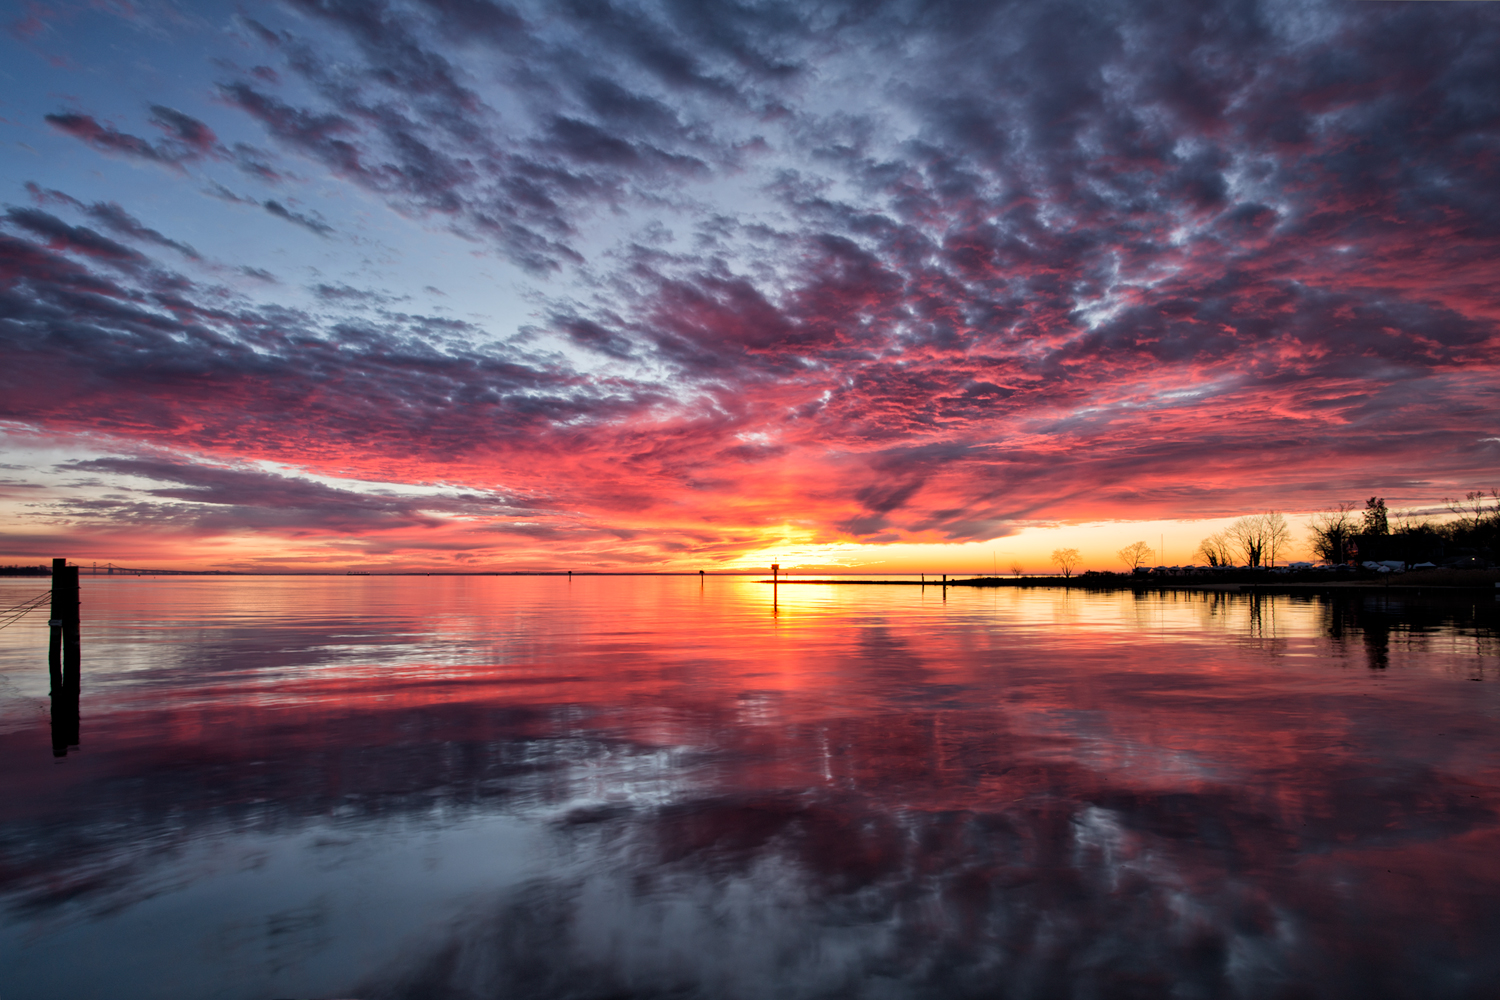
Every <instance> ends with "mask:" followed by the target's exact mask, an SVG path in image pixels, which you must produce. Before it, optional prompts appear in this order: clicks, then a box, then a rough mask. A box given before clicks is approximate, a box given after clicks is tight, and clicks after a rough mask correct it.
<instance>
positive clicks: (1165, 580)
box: [760, 569, 1500, 594]
mask: <svg viewBox="0 0 1500 1000" xmlns="http://www.w3.org/2000/svg"><path fill="white" fill-rule="evenodd" d="M760 582H761V583H773V582H774V583H778V584H786V585H789V586H798V585H804V584H830V585H846V586H871V587H923V586H926V587H1060V588H1067V589H1072V590H1134V591H1167V590H1198V591H1220V592H1228V593H1251V592H1253V593H1261V594H1271V593H1288V594H1305V593H1318V592H1322V591H1392V590H1401V591H1410V590H1444V591H1479V592H1486V591H1495V592H1496V593H1497V594H1500V570H1495V569H1432V570H1412V571H1410V572H1407V573H1400V574H1376V573H1371V572H1364V571H1361V572H1357V573H1356V572H1350V573H1344V572H1337V573H1334V572H1328V571H1322V572H1316V571H1310V572H1300V573H1285V574H1274V575H1273V574H1272V573H1270V572H1268V571H1266V570H1258V571H1253V570H1239V571H1234V572H1229V573H1211V574H1202V575H1193V576H1181V575H1180V576H1172V575H1168V574H1161V575H1157V574H1132V573H1098V572H1094V571H1089V572H1086V573H1080V574H1076V575H1074V576H1071V577H1065V576H1063V575H1061V574H1058V575H1055V576H1008V577H1006V576H968V577H964V578H958V577H952V576H950V578H949V579H947V580H946V581H944V580H941V579H927V580H860V579H854V578H850V577H836V576H830V577H822V578H819V579H805V580H803V579H792V580H788V579H785V578H782V579H780V580H775V581H773V580H772V579H771V578H770V577H767V578H765V579H763V580H761V581H760Z"/></svg>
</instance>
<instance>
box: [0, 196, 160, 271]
mask: <svg viewBox="0 0 1500 1000" xmlns="http://www.w3.org/2000/svg"><path fill="white" fill-rule="evenodd" d="M5 218H6V219H7V220H8V221H9V222H10V223H11V224H13V225H16V226H19V227H21V228H23V229H27V230H30V231H31V232H33V233H35V234H37V235H38V236H41V237H43V238H45V239H46V240H47V241H48V244H49V245H50V246H51V247H52V248H53V249H54V250H67V251H69V252H70V253H76V254H81V255H83V256H87V257H93V258H95V259H97V260H102V261H104V262H105V263H106V264H113V265H115V266H116V267H123V268H126V269H129V270H134V269H136V268H139V267H140V266H142V265H143V264H145V263H146V262H147V261H146V258H145V257H144V256H143V255H141V254H140V253H138V252H137V251H135V250H132V249H130V248H129V247H127V246H125V245H123V244H121V243H116V242H115V241H114V240H112V239H110V238H109V237H107V236H101V235H100V234H99V233H97V232H95V231H94V230H92V229H88V228H86V227H84V226H70V225H68V224H67V223H66V222H64V221H62V220H61V219H59V218H58V217H57V216H55V215H52V214H51V213H49V212H43V211H41V210H39V209H35V208H9V209H7V210H6V212H5Z"/></svg>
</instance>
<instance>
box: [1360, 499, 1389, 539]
mask: <svg viewBox="0 0 1500 1000" xmlns="http://www.w3.org/2000/svg"><path fill="white" fill-rule="evenodd" d="M1390 533H1391V523H1390V521H1389V520H1388V519H1387V517H1386V509H1385V497H1371V498H1370V499H1368V500H1366V501H1365V523H1364V531H1362V532H1361V534H1364V535H1389V534H1390Z"/></svg>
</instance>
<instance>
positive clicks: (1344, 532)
mask: <svg viewBox="0 0 1500 1000" xmlns="http://www.w3.org/2000/svg"><path fill="white" fill-rule="evenodd" d="M1353 511H1354V505H1353V504H1350V503H1341V504H1339V505H1338V506H1337V507H1336V508H1334V509H1333V510H1331V511H1325V512H1323V513H1319V514H1314V515H1313V516H1312V520H1311V521H1309V522H1308V523H1307V526H1308V528H1309V529H1310V530H1311V531H1312V543H1313V551H1314V552H1315V553H1317V555H1318V558H1320V559H1326V560H1327V561H1328V562H1331V563H1342V562H1347V561H1348V560H1349V543H1350V542H1351V541H1353V540H1354V536H1355V534H1356V531H1355V522H1354V517H1353Z"/></svg>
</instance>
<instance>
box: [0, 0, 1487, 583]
mask: <svg viewBox="0 0 1500 1000" xmlns="http://www.w3.org/2000/svg"><path fill="white" fill-rule="evenodd" d="M4 17H5V23H4V33H3V36H0V80H3V87H0V348H3V359H0V562H22V563H30V562H37V561H40V560H43V559H50V558H52V557H54V556H65V557H68V558H70V559H73V560H75V561H78V562H82V563H85V564H87V563H89V562H95V561H96V562H99V563H100V564H103V563H105V562H113V563H115V564H116V565H121V566H151V567H157V566H160V567H179V568H211V569H235V570H332V571H340V572H341V571H343V570H344V569H359V570H367V571H368V570H376V571H378V570H381V569H403V570H482V571H491V570H495V571H502V572H503V571H525V570H564V569H572V570H575V571H580V572H583V571H634V570H643V571H695V570H698V569H705V570H708V571H710V572H714V571H726V570H733V569H752V568H759V567H764V566H766V565H767V564H769V563H771V562H775V561H779V562H780V563H782V564H783V565H788V566H798V567H804V568H807V569H809V570H834V569H844V570H851V571H854V570H860V571H869V572H899V571H917V570H923V571H933V572H939V571H951V572H988V571H991V570H992V569H995V568H998V569H1000V570H1001V571H1002V572H1003V571H1008V569H1009V567H1011V566H1022V567H1024V568H1026V569H1028V570H1031V571H1038V570H1044V569H1047V568H1048V566H1047V562H1048V554H1049V553H1050V552H1051V550H1052V549H1053V548H1056V547H1058V546H1062V545H1069V546H1075V547H1079V548H1080V549H1082V550H1083V555H1084V563H1085V565H1086V566H1091V567H1093V568H1098V569H1113V568H1119V565H1120V564H1119V560H1118V559H1117V558H1115V556H1114V554H1113V553H1114V550H1115V549H1116V548H1118V547H1120V546H1122V545H1124V544H1125V543H1127V542H1130V541H1134V540H1137V539H1140V540H1145V541H1148V542H1149V544H1150V545H1151V546H1152V547H1153V548H1154V549H1156V550H1157V553H1156V555H1157V556H1158V557H1159V558H1160V559H1161V560H1162V561H1163V562H1168V563H1179V562H1190V561H1194V560H1193V558H1192V551H1193V549H1194V547H1196V545H1197V542H1198V540H1199V539H1201V538H1202V537H1204V536H1206V535H1207V534H1209V533H1210V532H1212V531H1213V530H1216V529H1217V528H1219V527H1222V526H1223V525H1224V524H1226V523H1228V520H1229V519H1232V518H1234V517H1237V516H1240V515H1243V514H1248V513H1253V512H1256V511H1261V510H1266V509H1276V510H1282V511H1285V512H1287V514H1288V520H1289V521H1290V522H1291V523H1292V525H1293V526H1294V529H1296V531H1295V533H1296V534H1297V535H1299V536H1305V532H1303V531H1302V529H1301V525H1303V524H1304V523H1305V521H1306V515H1307V514H1308V513H1309V512H1312V511H1317V510H1326V509H1330V508H1332V507H1333V506H1334V505H1336V504H1339V503H1348V502H1355V503H1362V502H1363V500H1364V499H1365V498H1366V497H1369V496H1373V495H1380V496H1383V497H1385V498H1386V501H1387V504H1388V505H1389V506H1390V507H1392V508H1393V509H1418V510H1439V509H1441V506H1442V505H1441V501H1442V498H1444V497H1446V496H1457V495H1461V494H1462V493H1463V492H1465V491H1466V490H1469V489H1479V488H1486V489H1488V488H1490V487H1494V486H1500V475H1497V469H1500V417H1497V414H1500V379H1497V362H1500V336H1497V335H1500V293H1497V289H1500V4H1492V3H1477V2H1475V3H1471V2H1435V3H1423V2H1414V3H1407V2H1327V3H1323V2H1309V3H1287V2H1222V3H1203V4H1193V3H1180V2H1172V3H1154V2H1141V3H1131V4H1103V3H1097V2H1072V0H1059V2H1052V0H1027V2H1024V3H999V2H967V0H963V2H891V3H883V2H878V0H849V2H829V3H812V2H805V0H795V2H785V3H783V2H769V0H768V2H755V0H742V2H725V0H663V2H658V3H632V2H624V0H621V2H614V0H574V2H546V3H535V4H528V3H525V2H519V3H513V4H512V3H500V2H495V0H411V2H390V3H383V2H364V0H360V2H354V0H347V2H334V0H328V2H319V0H289V2H285V3H257V2H254V0H241V2H237V3H232V4H231V3H225V4H217V3H212V2H193V3H186V2H184V3H172V2H168V0H140V2H131V0H94V2H71V0H70V2H46V3H43V2H35V3H32V2H26V3H20V4H10V5H8V6H7V7H6V8H5V14H4ZM1305 554H1306V553H1305V548H1304V549H1303V550H1301V551H1298V550H1295V549H1294V550H1293V552H1292V553H1291V555H1292V556H1293V557H1295V556H1298V555H1305Z"/></svg>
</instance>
